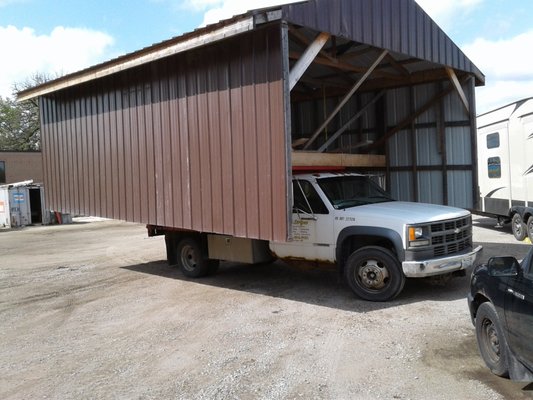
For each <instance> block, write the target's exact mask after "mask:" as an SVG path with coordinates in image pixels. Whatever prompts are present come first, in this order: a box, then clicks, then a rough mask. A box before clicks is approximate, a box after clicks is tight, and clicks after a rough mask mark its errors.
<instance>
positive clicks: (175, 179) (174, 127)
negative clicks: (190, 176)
mask: <svg viewBox="0 0 533 400" xmlns="http://www.w3.org/2000/svg"><path fill="white" fill-rule="evenodd" d="M168 84H169V107H170V139H171V149H170V158H171V163H172V183H171V187H170V190H171V192H170V195H171V198H172V210H173V222H172V226H183V207H182V202H181V193H180V192H181V188H182V186H183V185H182V180H181V160H180V153H181V146H180V126H179V115H180V114H179V106H178V102H179V98H178V78H177V63H176V61H175V60H174V61H173V62H172V64H171V65H170V67H169V81H168ZM147 181H148V179H147ZM146 208H148V201H147V205H146Z"/></svg>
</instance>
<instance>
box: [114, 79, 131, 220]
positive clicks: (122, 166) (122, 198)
mask: <svg viewBox="0 0 533 400" xmlns="http://www.w3.org/2000/svg"><path fill="white" fill-rule="evenodd" d="M123 93H124V89H119V90H118V91H117V95H116V102H117V148H118V155H117V160H118V170H117V172H118V204H119V218H120V219H122V220H126V221H127V218H128V215H127V205H126V204H127V190H128V185H127V182H126V139H125V132H126V130H125V129H124V120H125V112H124V97H125V96H124V95H123Z"/></svg>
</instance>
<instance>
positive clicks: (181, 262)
mask: <svg viewBox="0 0 533 400" xmlns="http://www.w3.org/2000/svg"><path fill="white" fill-rule="evenodd" d="M176 258H177V260H176V261H177V265H178V267H179V269H180V270H181V272H182V273H183V275H185V276H187V277H189V278H200V277H203V276H207V275H211V274H214V273H215V272H216V271H217V270H218V266H219V261H218V260H211V259H209V258H208V257H207V255H206V254H205V252H204V251H203V249H202V246H201V242H200V241H199V240H198V239H196V238H193V237H186V238H183V239H181V240H180V241H179V242H178V244H177V245H176Z"/></svg>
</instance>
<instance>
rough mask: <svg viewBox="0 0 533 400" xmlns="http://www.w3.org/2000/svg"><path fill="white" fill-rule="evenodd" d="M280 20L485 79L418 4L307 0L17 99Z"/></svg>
mask: <svg viewBox="0 0 533 400" xmlns="http://www.w3.org/2000/svg"><path fill="white" fill-rule="evenodd" d="M276 20H283V21H286V22H288V23H291V24H295V25H300V26H302V27H305V28H309V29H312V30H316V31H319V32H327V33H329V34H331V35H332V36H337V37H340V38H344V39H346V40H351V41H354V42H357V43H359V44H363V45H369V46H372V47H376V48H382V49H386V50H389V51H390V52H393V53H396V54H401V55H404V56H409V57H413V58H415V59H419V60H423V61H428V62H431V63H434V64H440V65H445V66H448V67H451V68H453V69H456V70H459V71H463V72H466V73H470V74H473V75H474V76H475V77H476V82H477V84H484V81H485V77H484V75H483V74H482V73H481V71H480V70H479V69H478V68H477V67H476V66H475V65H474V64H473V63H472V62H471V61H470V60H469V59H468V58H467V57H466V55H465V54H464V53H463V52H462V51H461V50H460V49H459V47H458V46H457V45H456V44H455V43H454V42H453V41H452V40H451V39H450V38H449V37H448V36H447V35H446V34H445V33H444V31H442V29H440V28H439V26H438V25H437V24H436V23H435V21H433V20H432V19H431V18H430V17H429V16H428V15H427V14H426V13H425V12H424V10H422V8H421V7H420V6H419V5H418V4H417V3H416V2H415V1H414V0H308V1H304V2H301V3H293V4H288V5H281V6H275V7H270V8H265V9H255V10H251V11H248V12H246V13H244V14H241V15H237V16H234V17H232V18H230V19H226V20H222V21H219V22H218V23H216V24H212V25H208V26H206V27H203V28H199V29H196V30H194V31H192V32H189V33H185V34H183V35H181V36H177V37H174V38H172V39H169V40H166V41H163V42H160V43H157V44H154V45H152V46H149V47H146V48H143V49H141V50H138V51H135V52H132V53H129V54H126V55H123V56H121V57H118V58H115V59H113V60H110V61H106V62H104V63H101V64H98V65H95V66H92V67H89V68H86V69H84V70H81V71H78V72H74V73H72V74H68V75H65V76H63V77H61V78H58V79H55V80H52V81H49V82H46V83H44V84H41V85H38V86H35V87H33V88H30V89H27V90H23V91H21V92H19V93H18V99H19V100H27V99H30V98H33V97H37V96H42V95H45V94H48V93H52V92H55V91H57V90H61V89H64V88H67V87H71V86H75V85H78V84H81V83H84V82H88V81H92V80H95V79H98V78H101V77H104V76H108V75H111V74H114V73H117V72H120V71H124V70H127V69H130V68H134V67H137V66H139V65H143V64H147V63H150V62H152V61H155V60H158V59H161V58H165V57H169V56H172V55H174V54H178V53H181V52H184V51H187V50H190V49H193V48H196V47H200V46H204V45H207V44H210V43H214V42H217V41H220V40H224V39H226V38H228V37H231V36H234V35H237V34H241V33H244V32H247V31H251V30H254V29H256V28H257V27H259V26H260V25H262V24H264V23H268V22H272V21H276Z"/></svg>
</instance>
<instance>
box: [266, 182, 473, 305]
mask: <svg viewBox="0 0 533 400" xmlns="http://www.w3.org/2000/svg"><path fill="white" fill-rule="evenodd" d="M292 189H293V199H294V205H293V210H292V211H293V212H292V238H291V240H290V241H288V242H283V243H280V242H272V243H270V248H271V250H272V252H273V253H274V254H275V256H276V257H277V258H280V259H283V260H285V261H287V262H295V261H297V262H302V261H306V262H313V263H318V264H331V265H335V266H337V268H338V269H339V271H340V272H341V273H342V274H343V276H344V277H345V278H346V280H347V282H348V284H349V285H350V288H351V289H352V290H353V291H354V292H355V293H356V294H357V295H358V296H359V297H361V298H364V299H366V300H373V301H386V300H390V299H392V298H394V297H395V296H397V295H398V294H399V293H400V292H401V290H402V288H403V286H404V283H405V278H418V277H428V276H434V275H442V274H447V273H451V272H455V271H460V270H464V269H465V268H467V267H469V266H471V265H473V263H474V261H475V258H476V254H477V252H478V251H479V250H480V248H478V249H475V250H474V249H473V247H472V220H471V215H470V213H469V212H468V211H466V210H463V209H458V208H452V207H446V206H439V205H432V204H421V203H411V202H400V201H395V200H394V199H393V198H392V197H391V196H390V195H388V194H387V193H386V192H385V191H384V190H383V189H382V188H381V187H380V186H379V185H378V184H377V183H376V182H374V181H373V180H372V179H371V178H370V177H368V176H365V175H361V174H355V173H314V174H301V175H295V176H294V178H293V186H292Z"/></svg>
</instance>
